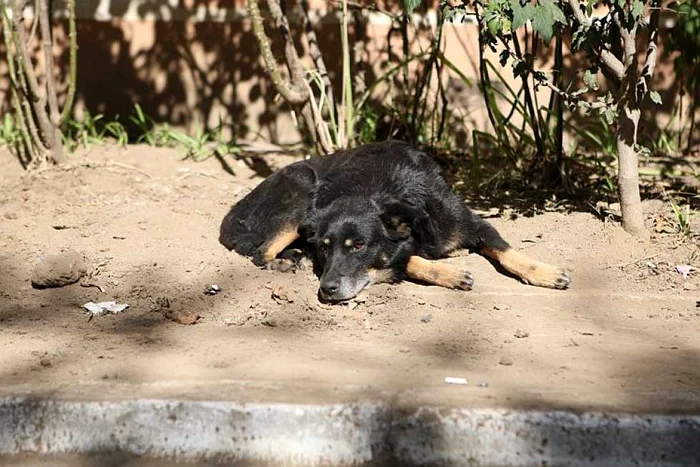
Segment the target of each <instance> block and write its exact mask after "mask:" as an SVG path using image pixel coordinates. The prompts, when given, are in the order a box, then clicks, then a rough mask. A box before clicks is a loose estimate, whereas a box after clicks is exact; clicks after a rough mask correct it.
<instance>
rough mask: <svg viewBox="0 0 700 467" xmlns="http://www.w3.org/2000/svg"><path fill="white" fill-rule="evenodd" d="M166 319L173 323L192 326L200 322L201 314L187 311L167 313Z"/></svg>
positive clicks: (164, 314)
mask: <svg viewBox="0 0 700 467" xmlns="http://www.w3.org/2000/svg"><path fill="white" fill-rule="evenodd" d="M163 316H165V318H166V319H169V320H170V321H173V322H175V323H178V324H184V325H186V326H189V325H192V324H195V323H197V321H199V318H200V316H199V314H197V313H195V312H185V311H166V312H165V313H163Z"/></svg>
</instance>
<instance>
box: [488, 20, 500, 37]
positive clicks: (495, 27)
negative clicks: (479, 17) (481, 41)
mask: <svg viewBox="0 0 700 467" xmlns="http://www.w3.org/2000/svg"><path fill="white" fill-rule="evenodd" d="M486 27H488V28H489V32H490V33H491V34H492V35H494V36H497V35H498V34H499V33H500V32H501V20H500V19H498V17H497V16H494V17H493V18H491V19H490V20H489V21H488V22H487V23H486Z"/></svg>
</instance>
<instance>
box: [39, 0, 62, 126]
mask: <svg viewBox="0 0 700 467" xmlns="http://www.w3.org/2000/svg"><path fill="white" fill-rule="evenodd" d="M38 14H39V26H40V28H41V39H42V42H43V49H44V60H45V61H46V63H45V64H44V66H45V67H46V91H47V97H48V102H49V115H50V118H51V123H52V124H53V125H54V127H58V124H59V123H60V119H61V115H60V113H59V112H58V99H57V97H56V83H55V82H54V77H53V72H54V69H53V41H52V39H51V24H49V5H48V0H43V1H40V2H39V13H38Z"/></svg>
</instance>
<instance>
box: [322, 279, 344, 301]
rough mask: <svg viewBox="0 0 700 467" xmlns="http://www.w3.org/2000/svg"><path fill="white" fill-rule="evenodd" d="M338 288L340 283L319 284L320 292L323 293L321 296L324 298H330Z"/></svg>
mask: <svg viewBox="0 0 700 467" xmlns="http://www.w3.org/2000/svg"><path fill="white" fill-rule="evenodd" d="M339 288H340V283H339V282H325V283H323V284H321V292H323V295H325V296H326V297H332V296H333V295H335V294H336V293H337V292H338V289H339Z"/></svg>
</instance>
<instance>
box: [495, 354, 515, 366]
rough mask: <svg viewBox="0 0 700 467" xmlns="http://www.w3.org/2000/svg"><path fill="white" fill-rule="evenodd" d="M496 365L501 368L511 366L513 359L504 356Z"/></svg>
mask: <svg viewBox="0 0 700 467" xmlns="http://www.w3.org/2000/svg"><path fill="white" fill-rule="evenodd" d="M498 364H499V365H503V366H511V365H512V364H513V357H509V356H507V355H504V356H502V357H501V359H500V360H499V361H498Z"/></svg>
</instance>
